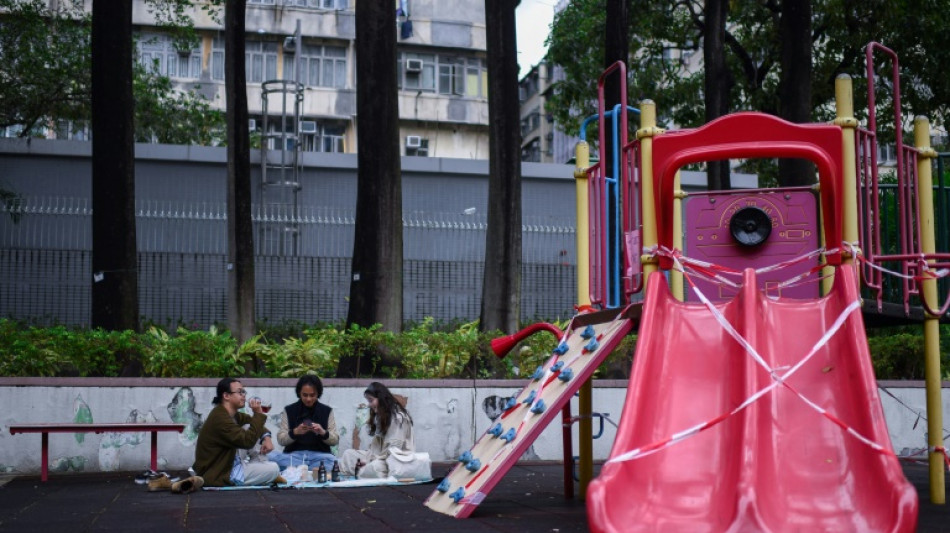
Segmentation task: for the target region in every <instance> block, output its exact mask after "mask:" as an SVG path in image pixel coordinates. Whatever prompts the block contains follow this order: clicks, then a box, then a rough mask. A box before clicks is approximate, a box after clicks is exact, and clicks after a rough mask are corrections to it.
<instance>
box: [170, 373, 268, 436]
mask: <svg viewBox="0 0 950 533" xmlns="http://www.w3.org/2000/svg"><path fill="white" fill-rule="evenodd" d="M167 409H168V416H169V417H170V418H171V421H172V422H176V423H178V424H184V425H185V430H184V431H183V432H181V433H180V434H179V435H178V440H180V441H181V443H182V444H184V445H185V446H192V445H194V443H195V441H196V440H198V432H199V431H201V425H202V424H203V423H204V421H203V420H202V419H201V415H200V414H198V413H197V412H196V411H195V393H194V392H193V391H192V390H191V387H181V388H180V389H178V392H176V393H175V396H174V397H172V401H171V402H169V403H168V407H167ZM277 420H278V421H279V420H280V417H278V418H277Z"/></svg>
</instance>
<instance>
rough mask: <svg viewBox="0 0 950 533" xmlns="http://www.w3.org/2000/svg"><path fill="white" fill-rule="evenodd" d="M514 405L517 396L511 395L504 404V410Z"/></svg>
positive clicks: (516, 401)
mask: <svg viewBox="0 0 950 533" xmlns="http://www.w3.org/2000/svg"><path fill="white" fill-rule="evenodd" d="M516 405H518V397H517V396H512V397H511V398H508V403H506V404H505V411H507V410H508V409H511V408H512V407H514V406H516Z"/></svg>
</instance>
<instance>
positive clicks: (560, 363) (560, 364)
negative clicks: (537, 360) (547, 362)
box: [551, 361, 564, 372]
mask: <svg viewBox="0 0 950 533" xmlns="http://www.w3.org/2000/svg"><path fill="white" fill-rule="evenodd" d="M562 368H564V361H558V362H556V363H554V364H553V365H551V372H560V370H561V369H562Z"/></svg>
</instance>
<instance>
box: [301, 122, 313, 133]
mask: <svg viewBox="0 0 950 533" xmlns="http://www.w3.org/2000/svg"><path fill="white" fill-rule="evenodd" d="M316 132H317V123H316V121H313V120H301V121H300V133H316Z"/></svg>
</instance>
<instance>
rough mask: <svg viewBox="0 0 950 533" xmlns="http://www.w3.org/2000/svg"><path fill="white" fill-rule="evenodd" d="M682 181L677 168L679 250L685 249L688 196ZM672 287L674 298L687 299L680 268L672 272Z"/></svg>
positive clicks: (675, 206)
mask: <svg viewBox="0 0 950 533" xmlns="http://www.w3.org/2000/svg"><path fill="white" fill-rule="evenodd" d="M681 183H682V180H681V179H680V172H679V171H678V170H677V171H676V177H674V178H673V190H674V191H676V193H675V194H674V196H673V246H675V247H676V249H677V250H682V249H683V199H684V198H686V192H684V191H683V190H682V189H681V188H680V187H681ZM670 289H671V290H672V293H673V297H674V298H676V299H677V300H679V301H681V302H683V301H685V300H686V288H685V286H684V285H683V273H682V272H680V271H679V270H673V271H672V272H670Z"/></svg>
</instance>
